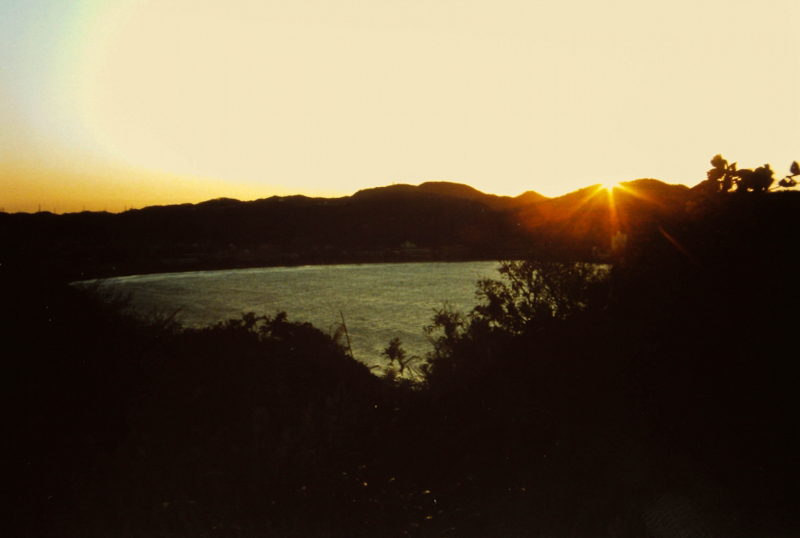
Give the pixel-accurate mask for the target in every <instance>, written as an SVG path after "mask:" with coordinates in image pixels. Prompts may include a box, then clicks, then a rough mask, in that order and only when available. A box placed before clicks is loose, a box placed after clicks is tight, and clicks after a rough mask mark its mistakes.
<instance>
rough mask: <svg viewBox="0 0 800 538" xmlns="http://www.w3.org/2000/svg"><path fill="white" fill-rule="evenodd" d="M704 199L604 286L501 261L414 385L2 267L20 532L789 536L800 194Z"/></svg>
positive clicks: (269, 329) (321, 351)
mask: <svg viewBox="0 0 800 538" xmlns="http://www.w3.org/2000/svg"><path fill="white" fill-rule="evenodd" d="M690 209H691V210H690V211H684V212H681V213H671V214H668V215H666V214H665V215H662V216H661V217H660V220H659V221H658V223H657V225H654V226H653V227H651V228H649V229H647V230H642V231H641V233H639V234H638V235H637V236H634V235H633V233H632V234H631V238H630V241H629V249H628V251H627V252H626V254H625V259H624V262H623V261H622V260H619V259H618V260H617V263H616V264H615V265H614V267H613V269H612V270H611V272H610V274H609V275H608V276H607V277H606V276H604V275H603V274H602V273H598V272H597V271H596V269H595V268H593V267H591V266H585V265H582V264H573V263H566V264H565V263H556V262H551V261H548V259H547V254H546V253H543V254H542V255H541V256H540V257H539V258H537V259H535V260H532V261H530V262H525V263H510V264H507V265H506V269H505V271H506V274H507V277H508V278H507V279H506V280H504V281H502V282H489V281H485V282H482V283H480V285H479V290H480V292H481V293H482V296H483V298H484V301H483V303H482V306H481V307H479V308H478V309H476V310H475V312H473V314H472V315H471V316H459V315H458V314H457V313H453V312H449V311H447V310H443V311H442V312H440V313H439V314H438V315H437V316H436V318H435V319H434V320H432V327H431V338H432V341H433V342H434V343H435V347H434V351H433V352H432V354H431V357H430V362H429V365H428V366H427V367H425V368H423V370H422V371H421V375H422V378H421V383H420V384H417V385H415V384H412V383H409V382H403V381H398V378H396V377H392V376H388V377H386V378H379V377H376V376H374V375H373V374H372V373H371V372H370V371H369V370H367V369H366V367H364V366H363V365H361V364H359V363H357V362H355V361H354V360H352V359H351V358H350V357H349V356H348V355H347V353H346V351H345V350H344V348H342V347H341V346H340V345H339V344H337V343H335V342H334V341H333V340H332V339H331V338H330V337H329V336H328V335H326V334H323V333H321V332H319V331H317V330H316V329H314V328H313V327H310V326H308V325H300V324H295V323H292V322H291V318H289V319H286V318H284V317H283V316H278V317H275V318H261V317H258V316H256V315H253V316H246V317H244V318H243V319H241V320H235V321H232V322H230V323H228V324H225V325H220V326H217V327H212V328H208V329H205V330H195V331H181V330H179V328H177V327H174V326H173V325H172V324H171V323H170V321H169V319H168V317H167V318H161V319H155V320H149V321H148V322H144V321H140V320H136V319H133V318H130V317H127V316H125V315H123V314H122V313H121V309H122V306H123V303H124V301H122V300H119V299H118V300H108V298H105V299H104V298H102V297H98V296H94V295H90V294H89V295H87V294H83V293H80V292H78V291H77V290H74V289H72V288H69V287H66V286H64V285H63V284H61V283H58V282H53V283H52V284H49V283H48V282H47V281H45V280H43V279H42V278H41V277H40V276H38V275H34V276H31V275H32V274H33V273H32V272H30V273H29V272H25V271H19V272H14V273H13V274H12V273H8V272H5V273H3V274H2V276H3V279H2V287H3V289H2V292H3V298H4V302H3V309H2V319H0V327H2V335H0V336H2V341H3V351H4V352H3V356H4V361H5V362H4V364H5V365H6V366H7V375H6V376H4V384H5V385H4V387H3V395H4V398H5V399H6V401H5V402H4V403H5V408H6V409H9V410H11V411H10V412H9V413H7V414H8V416H9V420H8V421H7V423H6V429H7V431H6V432H5V433H4V439H5V440H6V442H5V449H6V451H7V453H8V456H7V457H5V458H4V464H5V465H6V466H7V468H6V469H4V476H7V477H9V478H8V479H7V481H6V482H7V484H8V485H9V486H10V489H11V490H12V491H13V492H15V496H14V498H15V501H14V508H15V510H14V512H15V517H14V518H13V519H12V520H10V521H9V522H8V523H7V527H6V529H7V531H8V533H9V534H10V535H15V536H25V535H30V536H47V535H53V536H64V535H66V536H69V535H74V536H314V537H316V536H405V535H408V536H559V537H560V536H575V537H584V536H628V537H640V536H651V537H656V538H660V537H667V536H790V535H793V534H794V533H797V532H798V530H800V520H799V519H798V513H797V510H796V507H797V506H798V502H799V501H800V486H799V485H800V463H798V460H797V457H796V455H797V454H798V452H799V451H800V421H798V420H797V419H796V416H795V409H797V408H798V403H800V402H798V400H799V399H800V391H799V390H798V388H800V368H798V362H797V357H800V342H799V341H798V339H797V337H796V330H795V328H796V327H797V324H798V321H800V319H798V310H797V305H798V304H800V302H799V301H800V289H799V288H800V287H799V286H798V285H797V283H796V280H795V275H796V271H797V267H798V265H797V264H798V262H799V261H800V259H798V256H799V255H800V252H798V248H797V246H796V238H795V237H794V236H793V235H792V234H793V231H794V230H797V229H800V228H798V225H799V224H800V222H798V221H799V220H800V211H798V210H800V200H798V196H797V195H795V194H794V193H774V194H768V195H765V196H727V197H719V198H717V199H708V200H705V201H702V200H701V202H700V203H697V204H696V205H694V206H692V207H691V208H690ZM0 270H2V267H0ZM553 305H556V308H555V309H554V308H553ZM290 314H291V313H290ZM387 344H388V343H387Z"/></svg>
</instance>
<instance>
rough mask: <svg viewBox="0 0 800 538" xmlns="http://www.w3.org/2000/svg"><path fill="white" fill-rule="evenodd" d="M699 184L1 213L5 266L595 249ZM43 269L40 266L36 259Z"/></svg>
mask: <svg viewBox="0 0 800 538" xmlns="http://www.w3.org/2000/svg"><path fill="white" fill-rule="evenodd" d="M703 196H704V195H703V194H702V193H701V192H698V191H696V190H692V189H689V188H688V187H686V186H683V185H668V184H666V183H663V182H661V181H658V180H655V179H639V180H635V181H630V182H626V183H622V184H621V185H620V188H617V189H615V190H614V191H613V194H609V193H608V192H607V191H606V190H605V189H602V188H601V187H600V186H599V185H595V186H591V187H586V188H584V189H580V190H577V191H575V192H571V193H569V194H566V195H563V196H559V197H555V198H547V197H545V196H542V195H541V194H538V193H536V192H533V191H528V192H526V193H524V194H522V195H520V196H517V197H509V196H497V195H492V194H486V193H483V192H481V191H479V190H477V189H475V188H473V187H470V186H468V185H463V184H458V183H450V182H427V183H423V184H421V185H419V186H414V185H405V184H398V185H390V186H385V187H376V188H371V189H364V190H361V191H358V192H356V193H355V194H353V195H352V196H345V197H341V198H310V197H307V196H300V195H297V196H284V197H279V196H273V197H271V198H265V199H261V200H255V201H249V202H242V201H239V200H234V199H229V198H220V199H215V200H208V201H205V202H202V203H198V204H180V205H170V206H150V207H146V208H143V209H136V210H128V211H126V212H124V213H120V214H109V213H105V212H102V213H100V212H82V213H71V214H64V215H54V214H51V213H46V212H45V213H35V214H25V213H16V214H5V213H2V214H0V227H2V229H3V231H4V233H3V234H2V241H3V244H2V245H0V249H2V252H4V257H5V258H6V260H7V262H6V267H9V266H19V267H23V266H24V267H30V266H35V267H38V268H40V269H39V270H44V271H46V270H50V269H53V268H56V267H58V268H59V270H61V271H65V272H68V273H74V274H73V276H78V277H79V276H85V277H88V276H98V275H121V274H132V273H136V272H162V271H181V270H199V269H212V268H236V267H252V266H264V265H285V264H298V263H353V262H380V261H401V260H476V259H500V258H513V257H520V256H526V255H530V253H531V252H539V253H542V252H548V253H549V254H551V255H554V256H556V257H562V258H565V259H585V260H592V259H594V258H593V252H596V250H597V249H608V248H609V247H610V241H611V236H612V235H614V234H615V233H616V232H618V231H620V232H622V233H625V234H629V235H631V236H632V237H633V239H634V242H635V238H636V237H639V236H641V237H644V236H646V235H647V234H650V235H652V234H653V233H654V230H658V229H671V228H670V227H673V228H674V226H673V225H672V224H671V222H672V221H673V220H675V219H676V218H678V217H680V216H681V215H685V214H686V212H687V210H688V208H689V207H690V206H692V207H693V206H694V205H696V204H697V203H698V200H700V201H702V200H703ZM41 268H44V269H41Z"/></svg>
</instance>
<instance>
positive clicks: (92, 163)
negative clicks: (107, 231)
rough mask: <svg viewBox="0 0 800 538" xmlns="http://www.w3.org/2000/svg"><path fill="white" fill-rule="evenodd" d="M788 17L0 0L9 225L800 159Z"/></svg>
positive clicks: (692, 176)
mask: <svg viewBox="0 0 800 538" xmlns="http://www.w3.org/2000/svg"><path fill="white" fill-rule="evenodd" d="M799 25H800V1H797V0H792V1H777V0H774V1H773V0H757V1H737V0H724V1H714V0H692V1H686V2H683V1H680V0H665V1H647V0H637V1H632V2H629V1H619V0H597V1H589V0H584V1H527V2H508V1H502V0H492V1H468V0H459V1H436V0H425V1H384V0H369V1H350V0H341V1H302V0H293V1H268V0H263V1H259V0H253V1H246V0H131V1H125V0H118V1H117V0H109V1H105V0H38V1H33V0H0V209H4V210H5V211H8V212H12V211H36V210H37V209H38V208H39V206H40V205H41V208H42V210H48V211H55V212H59V213H61V212H67V211H80V210H81V209H83V208H85V209H88V210H103V209H107V210H109V211H121V210H123V209H124V208H125V207H143V206H145V205H153V204H169V203H182V202H199V201H203V200H207V199H210V198H216V197H222V196H225V197H231V198H239V199H243V200H247V199H255V198H266V197H269V196H272V195H274V194H278V195H286V194H306V195H310V196H340V195H348V194H352V193H353V192H355V191H357V190H358V189H362V188H367V187H375V186H382V185H389V184H392V183H411V184H419V183H422V182H424V181H454V182H459V183H466V184H469V185H472V186H473V187H475V188H477V189H480V190H482V191H484V192H488V193H494V194H505V195H512V196H515V195H518V194H521V193H522V192H524V191H527V190H534V191H537V192H539V193H542V194H545V195H547V196H558V195H561V194H565V193H567V192H570V191H573V190H576V189H578V188H581V187H585V186H588V185H591V184H595V183H600V182H607V181H629V180H633V179H637V178H643V177H651V178H656V179H660V180H662V181H665V182H668V183H684V184H687V185H690V186H691V185H695V184H697V183H699V182H700V181H701V180H703V179H704V178H705V172H706V170H707V169H708V168H710V165H709V160H710V159H711V158H712V157H713V156H714V155H715V154H717V153H722V154H723V155H724V156H725V157H726V158H728V159H729V160H731V161H738V163H739V166H740V167H756V166H760V165H762V164H764V163H771V164H772V165H773V168H774V169H775V170H776V177H778V178H780V177H783V175H785V173H786V171H787V170H788V168H789V165H790V164H791V162H792V160H795V159H800V26H799Z"/></svg>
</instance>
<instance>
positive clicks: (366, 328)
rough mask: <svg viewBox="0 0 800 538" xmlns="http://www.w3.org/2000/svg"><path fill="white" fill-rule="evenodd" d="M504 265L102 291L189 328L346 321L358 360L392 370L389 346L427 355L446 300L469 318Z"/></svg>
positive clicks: (152, 279) (109, 283) (219, 274)
mask: <svg viewBox="0 0 800 538" xmlns="http://www.w3.org/2000/svg"><path fill="white" fill-rule="evenodd" d="M498 268H499V264H498V263H497V262H462V263H452V262H451V263H429V262H425V263H394V264H364V265H317V266H303V267H270V268H260V269H237V270H226V271H198V272H191V273H169V274H157V275H138V276H127V277H119V278H110V279H105V280H103V281H102V282H101V284H100V286H101V288H105V289H108V290H111V291H115V292H120V293H122V294H126V295H130V297H131V307H132V308H133V309H134V310H135V311H136V312H138V313H140V314H143V315H148V314H152V313H162V314H172V313H173V312H175V311H178V314H177V319H178V321H179V322H180V323H181V324H182V325H183V326H184V327H204V326H209V325H213V324H215V323H217V322H220V321H227V320H229V319H236V318H240V317H241V315H242V314H243V313H246V312H255V313H256V314H257V315H263V314H268V315H275V314H276V313H278V312H280V311H285V312H286V313H287V314H288V318H289V320H290V321H308V322H311V323H312V324H313V325H314V326H315V327H317V328H318V329H320V330H322V331H324V332H326V333H329V334H333V333H334V332H335V330H336V328H337V325H336V324H338V323H341V322H342V316H343V317H344V321H345V323H346V325H347V330H348V333H349V335H350V340H351V345H352V349H353V355H354V356H355V358H356V359H358V360H360V361H362V362H364V363H365V364H367V365H368V366H376V365H384V364H385V361H384V360H383V359H382V358H381V353H382V351H383V349H384V348H385V347H386V346H387V345H388V343H389V340H390V339H391V338H393V337H399V338H400V339H401V341H402V342H403V347H404V348H405V349H406V351H407V353H408V354H409V355H418V356H420V357H424V356H425V354H426V353H427V352H428V351H430V350H431V349H432V348H431V345H430V343H429V342H428V340H427V339H426V337H425V335H424V334H423V328H424V327H425V326H426V325H429V324H430V321H431V317H432V316H433V315H434V313H435V310H436V309H441V308H442V307H443V305H444V303H445V302H447V303H449V305H450V306H451V307H453V308H454V309H457V310H461V311H463V312H464V313H467V312H468V311H469V310H471V309H472V307H473V306H474V305H475V304H477V299H476V296H475V291H476V289H477V287H476V284H477V281H478V280H479V279H480V278H482V277H490V278H499V273H498Z"/></svg>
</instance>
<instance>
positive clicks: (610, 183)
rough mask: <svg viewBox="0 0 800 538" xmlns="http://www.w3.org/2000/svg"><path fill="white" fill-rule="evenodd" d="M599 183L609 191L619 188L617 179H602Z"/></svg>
mask: <svg viewBox="0 0 800 538" xmlns="http://www.w3.org/2000/svg"><path fill="white" fill-rule="evenodd" d="M600 185H601V186H602V188H604V189H605V190H607V191H608V192H611V191H613V190H614V189H617V188H619V186H620V185H619V182H618V181H604V182H602V183H601V184H600Z"/></svg>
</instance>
